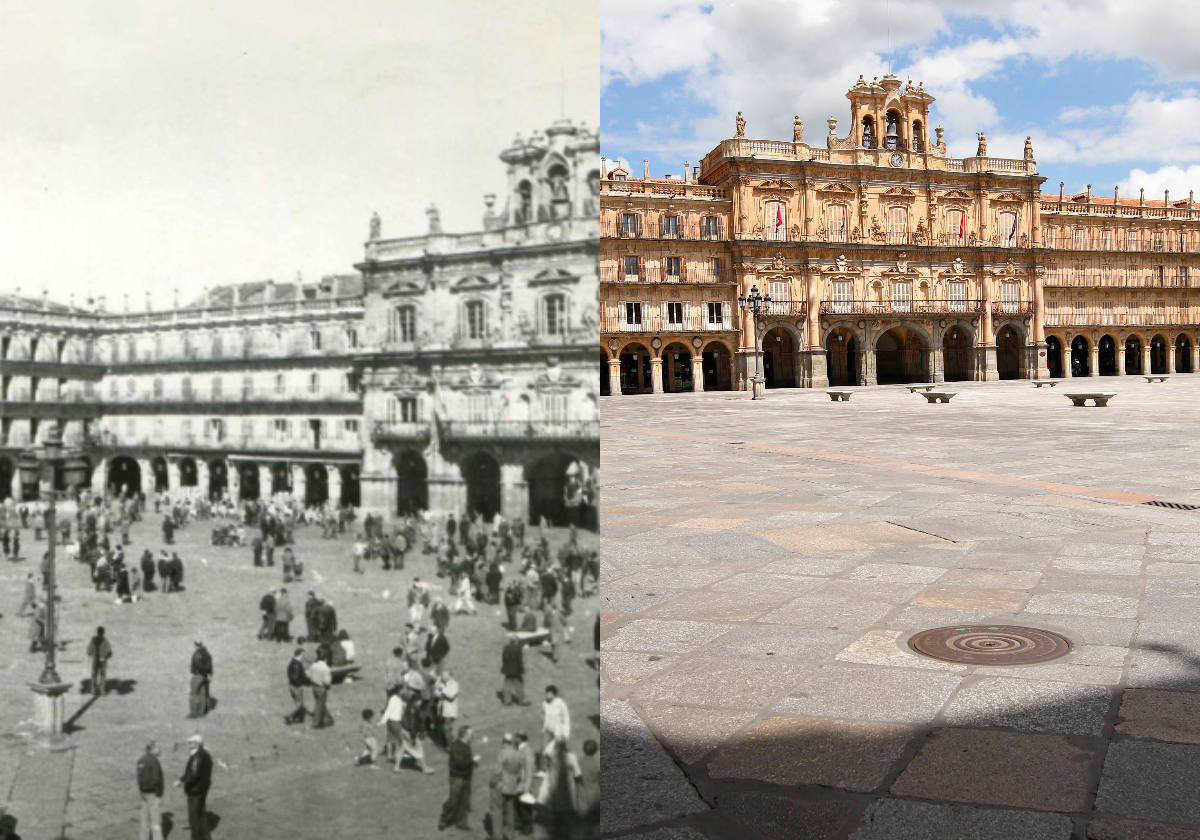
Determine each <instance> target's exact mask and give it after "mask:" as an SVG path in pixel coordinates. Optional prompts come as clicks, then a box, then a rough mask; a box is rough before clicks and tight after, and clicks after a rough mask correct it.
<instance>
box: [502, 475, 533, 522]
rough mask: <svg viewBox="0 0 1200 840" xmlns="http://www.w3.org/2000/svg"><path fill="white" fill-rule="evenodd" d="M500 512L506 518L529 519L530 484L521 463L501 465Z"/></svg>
mask: <svg viewBox="0 0 1200 840" xmlns="http://www.w3.org/2000/svg"><path fill="white" fill-rule="evenodd" d="M500 514H501V515H502V516H504V517H505V518H506V519H520V520H521V521H522V522H527V521H529V485H528V484H526V483H525V468H524V467H523V466H521V465H520V464H501V465H500Z"/></svg>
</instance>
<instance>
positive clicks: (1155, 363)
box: [1150, 335, 1167, 373]
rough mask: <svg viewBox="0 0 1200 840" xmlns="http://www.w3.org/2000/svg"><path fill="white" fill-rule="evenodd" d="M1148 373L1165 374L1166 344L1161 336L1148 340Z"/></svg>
mask: <svg viewBox="0 0 1200 840" xmlns="http://www.w3.org/2000/svg"><path fill="white" fill-rule="evenodd" d="M1150 372H1151V373H1166V372H1167V342H1166V340H1165V339H1164V338H1163V337H1162V336H1161V335H1156V336H1154V338H1152V339H1150Z"/></svg>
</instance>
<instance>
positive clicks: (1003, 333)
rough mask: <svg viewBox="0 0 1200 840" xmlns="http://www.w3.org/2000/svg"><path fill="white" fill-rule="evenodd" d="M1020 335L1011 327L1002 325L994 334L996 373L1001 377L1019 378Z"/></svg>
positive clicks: (1021, 342)
mask: <svg viewBox="0 0 1200 840" xmlns="http://www.w3.org/2000/svg"><path fill="white" fill-rule="evenodd" d="M1023 344H1024V341H1022V339H1021V336H1020V335H1019V334H1018V333H1017V331H1016V330H1014V329H1013V328H1012V327H1002V328H1001V329H1000V334H999V335H998V336H996V373H997V374H998V375H999V377H1000V378H1001V379H1020V378H1021V347H1022V345H1023Z"/></svg>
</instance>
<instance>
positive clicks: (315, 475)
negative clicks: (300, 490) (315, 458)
mask: <svg viewBox="0 0 1200 840" xmlns="http://www.w3.org/2000/svg"><path fill="white" fill-rule="evenodd" d="M327 501H329V473H328V472H327V471H326V470H325V465H324V464H305V465H304V504H305V505H312V506H315V507H319V506H321V505H324V504H325V503H326V502H327Z"/></svg>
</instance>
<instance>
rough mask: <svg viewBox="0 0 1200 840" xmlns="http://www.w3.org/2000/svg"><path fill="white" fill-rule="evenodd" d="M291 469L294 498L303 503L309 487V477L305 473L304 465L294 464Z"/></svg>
mask: <svg viewBox="0 0 1200 840" xmlns="http://www.w3.org/2000/svg"><path fill="white" fill-rule="evenodd" d="M289 469H290V471H291V474H292V498H293V499H296V500H297V501H300V502H303V501H304V498H305V495H306V492H307V485H308V477H307V476H306V475H305V473H304V465H303V464H292V465H291V466H290V467H289Z"/></svg>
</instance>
